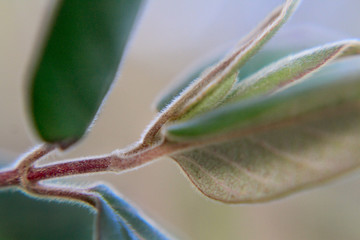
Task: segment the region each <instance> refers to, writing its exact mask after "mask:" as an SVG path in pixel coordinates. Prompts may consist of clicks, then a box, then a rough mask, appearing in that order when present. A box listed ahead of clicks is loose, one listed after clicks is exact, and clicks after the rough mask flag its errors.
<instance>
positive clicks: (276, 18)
mask: <svg viewBox="0 0 360 240" xmlns="http://www.w3.org/2000/svg"><path fill="white" fill-rule="evenodd" d="M299 2H300V1H299V0H287V1H285V3H284V4H283V5H281V6H280V7H278V8H277V9H275V10H274V11H273V12H272V13H271V14H270V15H269V16H268V17H267V18H266V19H265V20H264V21H263V23H261V24H260V25H259V26H258V27H257V28H256V29H255V30H254V31H252V32H251V33H250V34H249V35H248V36H246V37H245V38H244V39H242V40H241V41H240V42H239V43H238V45H237V46H236V47H235V49H234V50H233V51H232V52H231V53H230V54H228V55H227V56H226V57H225V58H224V59H223V60H222V61H220V62H219V63H217V64H215V65H214V66H213V67H210V68H208V69H206V70H205V71H204V72H203V73H202V74H201V75H200V77H199V78H198V79H196V80H194V81H193V82H192V83H191V84H190V85H189V86H188V87H187V88H185V89H184V90H183V91H182V92H181V93H180V94H179V95H178V97H177V98H175V99H174V100H173V101H172V102H171V103H170V104H168V105H167V101H162V102H163V103H161V105H162V106H164V105H167V107H166V108H165V109H163V110H164V112H166V113H164V114H166V115H168V116H171V117H170V119H171V120H176V119H179V118H181V117H182V114H185V113H187V112H188V111H189V109H190V108H192V107H193V106H194V105H196V104H198V103H199V102H200V101H202V99H203V98H205V97H206V96H208V94H211V93H212V92H213V89H215V88H217V87H218V86H220V85H222V83H223V82H224V81H226V80H227V79H228V78H229V77H230V76H232V75H233V74H234V73H235V72H237V70H238V69H239V68H240V67H241V66H243V65H244V64H245V63H246V62H247V61H248V60H249V58H250V57H252V56H253V55H254V54H255V53H256V52H257V51H258V50H259V49H260V48H261V47H262V46H263V45H264V44H265V43H266V42H267V41H268V40H269V39H270V38H271V37H272V36H273V35H274V34H275V33H276V32H277V30H278V29H279V28H280V27H281V26H282V24H283V23H285V22H286V21H287V20H288V18H289V17H290V16H291V14H292V13H293V11H294V10H295V8H296V6H297V5H298V4H299ZM166 98H167V99H168V98H169V97H166Z"/></svg>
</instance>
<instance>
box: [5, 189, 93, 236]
mask: <svg viewBox="0 0 360 240" xmlns="http://www.w3.org/2000/svg"><path fill="white" fill-rule="evenodd" d="M92 226H93V214H92V213H91V212H90V210H89V209H87V208H85V207H80V206H79V205H74V203H66V202H62V203H60V202H56V201H51V202H49V200H47V199H45V200H44V199H35V198H30V197H29V196H26V195H25V194H24V193H21V192H20V191H17V190H13V189H11V190H9V189H8V190H2V191H0V239H4V240H10V239H26V240H32V239H34V240H39V239H52V240H64V239H84V240H85V239H89V240H90V239H92Z"/></svg>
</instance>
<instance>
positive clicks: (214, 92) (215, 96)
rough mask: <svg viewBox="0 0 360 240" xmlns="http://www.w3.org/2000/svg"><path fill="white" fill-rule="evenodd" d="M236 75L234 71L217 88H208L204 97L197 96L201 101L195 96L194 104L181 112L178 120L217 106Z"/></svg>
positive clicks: (234, 80)
mask: <svg viewBox="0 0 360 240" xmlns="http://www.w3.org/2000/svg"><path fill="white" fill-rule="evenodd" d="M237 75H238V73H234V74H233V75H232V76H230V77H228V79H226V80H225V81H223V82H222V83H220V84H219V85H218V86H217V88H215V89H211V90H209V91H210V92H205V93H204V94H205V95H206V96H205V97H203V96H199V98H202V99H201V101H198V99H197V98H195V99H194V100H193V101H194V103H195V104H193V106H192V107H190V108H189V109H188V110H187V112H185V113H183V115H182V116H181V118H180V119H178V120H180V121H184V120H187V119H190V118H192V117H194V116H196V115H199V114H201V113H204V112H207V111H209V110H211V109H213V108H216V107H217V106H219V105H220V104H221V103H222V100H223V99H224V98H225V97H226V96H227V94H228V93H229V92H230V90H231V89H232V88H233V86H234V84H235V82H236V79H237Z"/></svg>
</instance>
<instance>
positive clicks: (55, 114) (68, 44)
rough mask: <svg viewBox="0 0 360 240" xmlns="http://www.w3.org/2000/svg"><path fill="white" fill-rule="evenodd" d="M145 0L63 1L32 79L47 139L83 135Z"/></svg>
mask: <svg viewBox="0 0 360 240" xmlns="http://www.w3.org/2000/svg"><path fill="white" fill-rule="evenodd" d="M141 2H142V0H132V1H108V0H106V1H100V0H97V1H91V2H87V1H81V0H62V1H60V2H59V5H58V6H57V8H56V10H55V13H54V18H53V21H52V23H51V24H50V29H49V31H48V34H47V36H46V39H45V41H44V43H43V47H42V51H41V54H40V55H39V57H40V58H39V59H38V61H37V64H36V65H35V66H34V67H35V68H34V70H33V75H32V76H31V79H30V86H29V91H30V92H29V93H30V94H29V97H30V101H29V102H30V109H31V115H32V118H33V121H34V123H35V126H36V129H37V131H38V133H39V134H40V136H41V138H42V139H43V140H45V141H46V142H51V143H60V145H61V144H63V145H65V144H69V143H71V142H74V141H76V140H78V139H80V138H81V137H82V136H83V134H84V133H85V132H86V130H87V128H88V127H89V125H90V124H91V122H92V121H93V119H94V117H95V115H96V113H97V111H98V109H99V107H100V105H101V103H102V101H103V99H104V97H105V96H106V94H107V92H108V90H109V88H110V87H111V84H112V82H113V80H114V78H115V74H116V71H117V69H118V66H119V63H120V60H121V58H122V55H123V53H124V49H125V46H126V43H127V41H128V38H129V35H130V33H131V29H132V27H133V25H134V22H135V19H136V15H137V13H138V11H139V8H140V6H141Z"/></svg>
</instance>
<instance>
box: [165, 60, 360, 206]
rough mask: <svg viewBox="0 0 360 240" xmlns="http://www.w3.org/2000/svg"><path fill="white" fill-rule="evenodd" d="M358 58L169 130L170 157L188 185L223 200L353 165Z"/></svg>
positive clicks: (256, 195)
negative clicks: (179, 146) (183, 146)
mask: <svg viewBox="0 0 360 240" xmlns="http://www.w3.org/2000/svg"><path fill="white" fill-rule="evenodd" d="M359 122H360V60H358V59H347V60H345V61H342V62H338V63H335V64H333V66H331V67H330V68H324V69H322V70H321V71H320V72H318V73H316V74H314V75H312V76H311V77H310V78H309V79H308V80H307V81H303V82H301V83H299V84H297V85H296V86H294V87H290V88H287V89H285V90H283V91H280V92H277V93H276V94H270V95H263V96H261V97H254V98H249V99H245V100H242V101H239V102H236V103H232V104H228V105H224V106H223V107H220V108H218V109H216V110H213V111H211V112H209V113H206V114H203V115H201V116H198V117H196V118H193V119H191V120H189V121H187V122H183V123H179V124H174V125H170V126H169V127H168V128H167V129H166V131H165V132H166V134H167V141H169V142H172V143H174V144H176V143H179V142H180V143H187V144H188V145H190V146H191V148H189V149H188V150H185V151H182V152H177V153H174V154H172V155H171V157H172V158H174V159H175V160H176V161H177V162H178V163H179V165H180V166H181V168H182V169H183V170H184V171H185V173H186V174H187V175H188V176H189V178H190V179H191V181H192V182H193V183H194V184H195V185H196V187H197V188H198V189H199V190H200V191H201V192H203V193H204V194H205V195H207V196H209V197H211V198H213V199H217V200H220V201H223V202H254V201H265V200H269V199H273V198H277V197H279V196H282V195H286V194H289V193H291V192H293V191H296V190H298V189H302V188H306V187H308V186H312V185H315V184H318V183H321V182H323V181H326V180H328V179H331V178H333V177H335V176H338V175H340V174H343V173H345V172H348V171H349V170H352V169H354V168H356V167H358V166H359V165H360V160H359V156H360V146H359V143H358V142H359V141H358V139H359V137H360V134H359V133H360V124H359Z"/></svg>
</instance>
